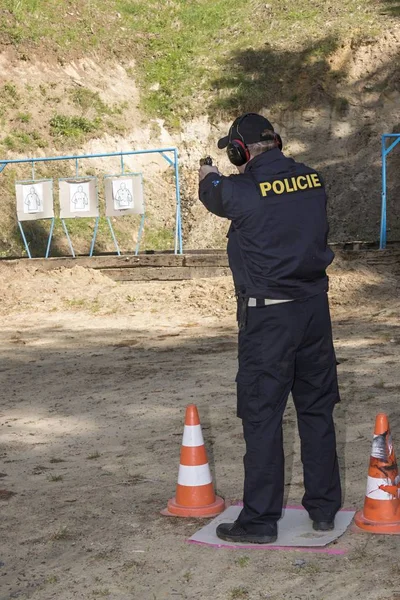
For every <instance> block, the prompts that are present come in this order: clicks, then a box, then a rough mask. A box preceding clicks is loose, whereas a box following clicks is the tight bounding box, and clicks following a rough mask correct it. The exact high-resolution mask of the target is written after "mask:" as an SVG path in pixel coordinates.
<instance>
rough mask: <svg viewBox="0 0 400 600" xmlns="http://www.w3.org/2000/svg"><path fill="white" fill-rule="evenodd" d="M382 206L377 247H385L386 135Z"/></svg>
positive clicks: (384, 139)
mask: <svg viewBox="0 0 400 600" xmlns="http://www.w3.org/2000/svg"><path fill="white" fill-rule="evenodd" d="M381 152H382V207H381V235H380V242H379V249H380V250H384V249H385V248H386V137H385V136H384V135H383V136H382V149H381Z"/></svg>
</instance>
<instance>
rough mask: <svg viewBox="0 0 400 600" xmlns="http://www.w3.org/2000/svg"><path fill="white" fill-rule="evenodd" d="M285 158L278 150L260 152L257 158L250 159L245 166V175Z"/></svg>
mask: <svg viewBox="0 0 400 600" xmlns="http://www.w3.org/2000/svg"><path fill="white" fill-rule="evenodd" d="M284 158H286V157H285V155H284V154H283V153H282V152H281V151H280V150H279V148H274V149H273V150H268V152H262V154H259V155H258V156H255V157H254V158H252V159H251V160H250V161H249V162H248V163H247V165H246V168H245V173H247V172H248V171H254V170H255V169H258V168H260V167H266V166H268V165H270V164H271V163H273V162H275V161H277V160H282V159H284Z"/></svg>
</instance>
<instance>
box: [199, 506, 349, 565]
mask: <svg viewBox="0 0 400 600" xmlns="http://www.w3.org/2000/svg"><path fill="white" fill-rule="evenodd" d="M241 510H242V507H241V506H230V507H229V508H227V509H226V510H225V511H224V512H223V513H221V514H220V515H218V517H216V518H215V519H213V520H212V521H211V522H210V523H208V525H206V526H205V527H203V528H202V529H200V531H198V532H197V533H195V534H194V535H193V536H192V537H191V538H190V539H189V540H188V541H189V542H191V543H195V544H196V543H197V544H206V545H208V546H217V547H219V548H246V549H250V548H255V549H257V548H258V549H262V548H265V549H271V550H272V549H280V548H306V549H309V551H311V552H312V551H315V552H318V551H319V552H326V553H329V554H344V552H345V551H344V550H339V549H335V548H329V549H325V546H327V545H328V544H331V543H332V542H334V541H335V540H337V539H338V538H339V537H340V536H341V535H343V534H344V533H345V531H346V529H347V528H348V526H349V525H350V523H351V521H352V519H353V517H354V514H355V511H351V510H343V511H340V512H339V513H338V514H337V515H336V519H335V529H334V530H333V531H326V532H317V531H314V530H313V528H312V521H311V520H310V517H309V516H308V513H307V512H306V511H305V510H304V509H303V508H301V507H300V506H291V507H286V508H285V509H284V512H283V517H282V519H281V520H280V521H279V523H278V539H277V541H276V542H275V543H274V544H236V543H232V542H225V541H224V540H220V539H219V538H218V537H217V535H216V529H217V526H218V525H219V524H220V523H225V522H226V523H229V522H232V523H233V521H235V520H236V519H237V517H238V515H239V513H240V511H241ZM313 549H314V550H313Z"/></svg>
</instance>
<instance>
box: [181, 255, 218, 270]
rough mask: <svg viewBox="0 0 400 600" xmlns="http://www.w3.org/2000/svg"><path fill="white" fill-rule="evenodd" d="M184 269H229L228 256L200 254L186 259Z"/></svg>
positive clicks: (188, 256)
mask: <svg viewBox="0 0 400 600" xmlns="http://www.w3.org/2000/svg"><path fill="white" fill-rule="evenodd" d="M183 266H184V267H202V266H206V267H228V266H229V265H228V255H227V253H226V252H224V253H223V254H222V253H221V254H198V255H197V256H196V255H194V254H192V255H187V256H185V257H184V262H183Z"/></svg>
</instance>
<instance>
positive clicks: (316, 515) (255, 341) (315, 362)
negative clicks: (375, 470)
mask: <svg viewBox="0 0 400 600" xmlns="http://www.w3.org/2000/svg"><path fill="white" fill-rule="evenodd" d="M236 381H237V401H238V406H237V414H238V417H240V418H241V419H242V420H243V431H244V438H245V442H246V455H245V457H244V468H245V481H244V498H243V501H244V507H243V510H242V512H241V514H240V516H239V518H238V521H239V523H240V524H241V525H242V527H244V528H245V529H246V530H248V531H254V532H260V533H265V534H266V535H269V534H271V535H273V534H275V533H276V529H277V525H276V523H277V521H278V519H279V518H280V517H281V514H282V505H283V492H284V454H283V437H282V418H283V413H284V410H285V407H286V402H287V399H288V395H289V393H290V392H292V395H293V399H294V404H295V407H296V411H297V420H298V427H299V433H300V438H301V459H302V463H303V474H304V487H305V494H304V497H303V506H304V508H305V509H306V510H307V511H308V513H309V514H310V517H311V518H312V519H313V520H322V521H330V520H332V519H333V518H334V516H335V514H336V512H337V511H338V510H339V508H340V506H341V487H340V477H339V467H338V461H337V454H336V439H335V427H334V423H333V416H332V414H333V409H334V406H335V404H336V403H337V402H339V401H340V397H339V389H338V383H337V373H336V357H335V351H334V348H333V341H332V326H331V320H330V314H329V304H328V298H327V295H326V294H325V293H324V294H319V295H317V296H314V297H312V298H308V299H306V300H296V301H294V302H287V303H284V304H275V305H269V306H257V307H249V308H248V309H247V323H246V326H245V327H244V328H243V329H242V330H241V331H240V332H239V371H238V375H237V380H236Z"/></svg>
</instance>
